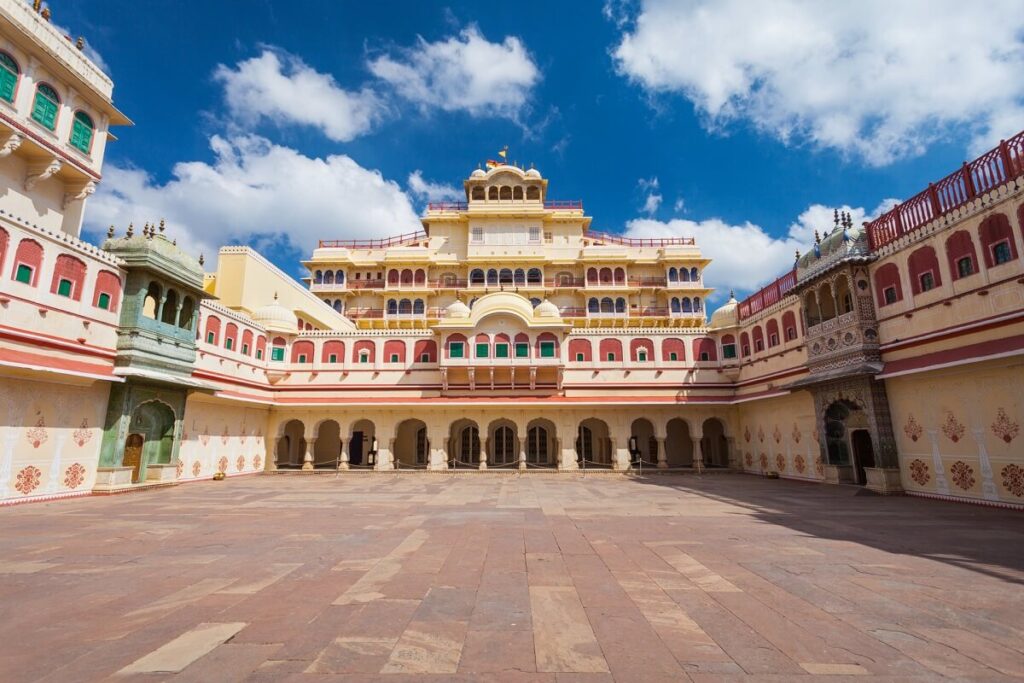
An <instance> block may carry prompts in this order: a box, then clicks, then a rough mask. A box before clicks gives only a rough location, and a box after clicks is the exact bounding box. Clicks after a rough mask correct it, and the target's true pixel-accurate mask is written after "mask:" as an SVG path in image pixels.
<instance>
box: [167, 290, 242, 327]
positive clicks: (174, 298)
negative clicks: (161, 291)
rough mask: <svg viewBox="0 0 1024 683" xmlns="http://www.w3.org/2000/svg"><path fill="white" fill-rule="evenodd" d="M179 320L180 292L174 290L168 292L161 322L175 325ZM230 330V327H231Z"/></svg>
mask: <svg viewBox="0 0 1024 683" xmlns="http://www.w3.org/2000/svg"><path fill="white" fill-rule="evenodd" d="M177 319H178V292H177V290H174V289H168V290H167V297H166V298H165V299H164V305H163V308H162V309H161V312H160V322H162V323H166V324H168V325H173V324H174V323H175V322H176V321H177ZM229 328H230V325H229Z"/></svg>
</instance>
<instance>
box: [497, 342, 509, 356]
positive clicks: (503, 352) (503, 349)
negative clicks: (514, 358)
mask: <svg viewBox="0 0 1024 683" xmlns="http://www.w3.org/2000/svg"><path fill="white" fill-rule="evenodd" d="M494 357H495V358H508V344H495V346H494Z"/></svg>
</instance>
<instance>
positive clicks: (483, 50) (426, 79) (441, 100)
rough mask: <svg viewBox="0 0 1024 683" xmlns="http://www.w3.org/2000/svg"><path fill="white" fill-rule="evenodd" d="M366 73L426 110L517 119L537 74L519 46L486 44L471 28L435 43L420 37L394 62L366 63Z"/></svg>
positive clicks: (510, 39) (514, 41)
mask: <svg viewBox="0 0 1024 683" xmlns="http://www.w3.org/2000/svg"><path fill="white" fill-rule="evenodd" d="M369 68H370V71H371V72H372V73H373V74H374V75H375V76H377V77H378V78H380V79H382V80H384V81H386V82H387V83H389V84H391V86H392V87H393V88H394V89H395V91H396V92H397V93H398V94H399V95H400V96H402V97H404V98H405V99H407V100H409V101H410V102H414V103H416V104H418V105H419V106H420V107H422V108H424V109H431V108H437V109H441V110H444V111H463V110H464V111H467V112H469V113H470V114H472V115H473V116H503V117H507V118H510V119H515V120H518V118H519V117H520V114H521V113H522V112H523V111H524V110H525V109H526V108H527V106H528V101H529V95H530V91H531V90H532V89H533V86H534V85H536V84H537V83H538V82H539V81H540V71H539V70H538V68H537V65H536V64H534V62H533V59H532V58H531V57H530V54H529V53H528V52H527V50H526V48H525V47H524V45H523V43H522V41H520V40H519V38H516V37H515V36H507V37H506V38H505V40H504V41H502V42H501V43H492V42H489V41H488V40H487V39H486V38H484V36H483V35H481V34H480V31H479V29H477V27H475V26H470V27H469V28H467V29H465V30H463V31H462V32H461V33H460V34H459V35H458V36H452V37H449V38H447V39H445V40H441V41H438V42H435V43H428V42H427V41H425V40H424V39H423V38H420V39H419V41H418V42H417V44H416V46H415V47H413V48H409V49H406V50H402V51H401V54H400V55H399V56H398V57H392V56H390V55H384V56H381V57H377V58H376V59H373V60H371V61H370V62H369Z"/></svg>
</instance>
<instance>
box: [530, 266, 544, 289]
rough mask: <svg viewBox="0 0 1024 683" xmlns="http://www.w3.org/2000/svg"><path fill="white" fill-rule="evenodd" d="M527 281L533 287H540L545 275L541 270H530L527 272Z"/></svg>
mask: <svg viewBox="0 0 1024 683" xmlns="http://www.w3.org/2000/svg"><path fill="white" fill-rule="evenodd" d="M526 281H527V282H528V283H530V284H531V285H539V284H541V282H543V281H544V274H543V273H541V272H540V268H530V270H528V271H526Z"/></svg>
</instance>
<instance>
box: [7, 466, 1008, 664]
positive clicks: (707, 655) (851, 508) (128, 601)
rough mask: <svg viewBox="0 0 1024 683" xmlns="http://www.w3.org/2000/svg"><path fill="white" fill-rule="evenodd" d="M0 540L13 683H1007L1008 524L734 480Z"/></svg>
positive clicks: (391, 478) (551, 482) (231, 493)
mask: <svg viewBox="0 0 1024 683" xmlns="http://www.w3.org/2000/svg"><path fill="white" fill-rule="evenodd" d="M0 515H2V519H3V523H2V524H0V600H2V604H3V612H4V618H3V620H2V621H0V680H3V681H9V682H18V681H62V682H64V681H80V680H108V679H113V680H118V681H131V680H140V681H150V680H152V681H157V680H173V681H218V682H223V681H284V680H311V681H378V680H380V681H404V680H410V681H411V680H415V681H516V682H518V681H522V682H525V681H551V682H556V681H557V682H569V681H579V682H584V681H586V682H591V681H593V682H600V681H616V682H624V681H680V680H693V681H725V680H729V681H745V680H749V681H790V680H816V679H820V680H829V681H834V680H844V679H846V678H851V679H852V678H854V677H863V676H874V677H876V678H878V679H880V680H890V681H913V680H922V681H924V680H938V679H943V678H953V679H959V680H965V679H966V680H986V681H989V680H1010V679H1014V678H1020V677H1024V590H1022V588H1021V585H1022V582H1024V523H1022V520H1024V518H1022V517H1021V514H1020V513H1019V512H1013V511H1008V510H1000V509H994V508H985V507H978V506H971V505H958V504H951V503H945V502H938V501H932V500H927V499H920V498H910V497H880V496H877V495H873V494H869V493H868V492H866V491H863V490H862V489H858V488H856V487H845V486H842V487H840V486H823V485H816V484H805V483H800V482H794V481H785V480H767V479H760V478H756V477H752V476H746V475H737V474H710V475H704V476H697V475H663V476H657V475H656V476H649V477H636V478H631V477H624V476H618V475H589V476H586V477H583V476H580V475H531V476H522V477H518V476H509V475H504V476H503V475H497V474H487V475H475V474H467V475H459V476H450V475H431V474H423V473H420V474H413V475H408V474H406V475H401V474H365V475H363V474H353V475H352V476H340V477H335V476H333V475H328V476H323V475H318V476H301V475H293V476H289V475H285V476H253V477H239V478H234V479H229V480H227V481H223V482H213V481H210V482H201V483H195V484H189V485H183V486H178V487H174V488H169V489H163V490H157V491H151V492H143V493H133V494H128V495H120V496H110V497H90V498H80V499H74V500H68V501H62V502H53V503H40V504H33V505H23V506H16V507H13V508H9V509H4V510H0Z"/></svg>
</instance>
